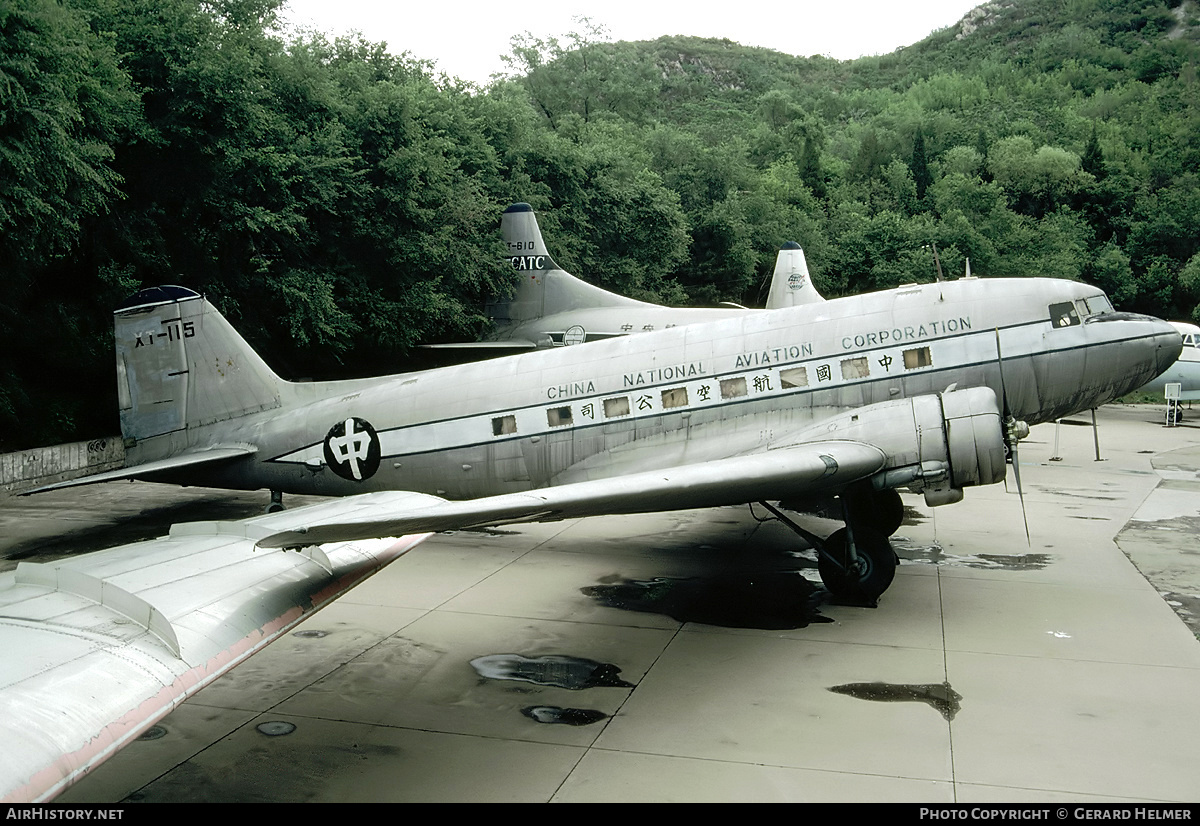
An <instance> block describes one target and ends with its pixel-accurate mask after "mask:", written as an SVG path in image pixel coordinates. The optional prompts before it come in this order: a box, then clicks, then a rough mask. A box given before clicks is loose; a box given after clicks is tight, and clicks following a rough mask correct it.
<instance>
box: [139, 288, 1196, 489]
mask: <svg viewBox="0 0 1200 826" xmlns="http://www.w3.org/2000/svg"><path fill="white" fill-rule="evenodd" d="M1179 347H1180V339H1179V336H1178V334H1177V333H1175V331H1174V330H1173V329H1171V328H1170V327H1169V326H1168V325H1166V323H1165V322H1161V321H1159V320H1157V319H1151V318H1148V317H1144V316H1134V315H1130V314H1125V313H1114V312H1112V310H1111V307H1110V306H1109V305H1108V302H1107V299H1105V298H1104V297H1103V294H1102V293H1101V292H1100V291H1099V290H1098V289H1096V288H1094V287H1089V286H1087V285H1084V284H1078V283H1074V282H1067V281H1059V280H1052V279H1037V278H1028V279H967V280H960V281H953V282H943V283H935V284H924V285H914V286H911V287H905V288H900V289H896V290H889V291H885V292H879V293H871V294H866V295H861V296H852V297H847V298H841V299H835V300H831V301H828V302H824V303H822V304H817V305H809V306H802V307H795V308H788V309H780V310H775V311H771V312H763V313H753V314H744V315H740V316H738V317H734V318H730V319H726V320H723V321H717V322H714V323H711V324H700V325H693V326H686V327H678V328H672V329H668V330H664V331H661V332H654V333H647V334H644V335H637V336H627V337H623V338H620V339H614V340H612V341H607V342H598V343H595V344H590V345H588V346H587V347H566V348H556V349H553V350H545V351H539V352H530V353H524V354H521V355H516V356H511V357H507V358H502V359H495V360H491V361H486V362H480V363H475V364H467V365H461V366H456V367H448V368H441V369H437V370H430V371H424V372H418V373H411V374H401V375H397V376H393V377H388V378H384V379H370V380H359V381H351V382H335V383H318V384H302V383H296V384H290V383H283V386H282V389H281V393H280V395H281V399H280V404H279V406H278V408H277V409H273V410H265V411H262V412H259V413H252V414H250V415H246V416H242V417H240V418H235V419H231V420H228V421H223V422H217V423H214V424H212V425H210V426H207V427H203V428H194V427H193V428H189V429H188V430H187V434H188V436H187V438H188V441H189V442H192V441H194V442H195V444H197V445H202V444H205V443H213V442H215V441H219V442H222V443H231V442H241V443H246V444H252V445H255V446H257V448H258V452H257V455H256V456H254V457H252V458H247V459H245V460H242V461H239V462H235V463H231V464H229V465H226V466H224V467H222V468H213V469H208V470H205V471H204V472H203V473H200V474H196V473H191V474H189V475H188V477H187V480H186V482H187V483H188V484H211V485H217V486H222V487H237V488H261V487H267V488H271V489H274V490H281V491H285V492H294V493H315V494H327V495H345V494H353V493H362V492H368V491H374V490H385V489H404V490H414V491H421V492H426V493H433V494H437V495H440V496H443V497H446V498H451V499H458V498H474V497H480V496H487V495H493V494H500V493H510V492H514V491H520V490H527V489H530V488H539V487H545V486H548V485H557V484H563V483H567V482H575V481H582V480H587V479H595V478H602V477H615V476H619V475H623V474H627V473H632V472H638V471H646V470H654V469H657V468H662V467H671V466H675V465H679V464H686V463H692V462H702V461H705V460H708V459H711V458H718V457H724V456H730V455H735V454H737V453H738V452H740V451H752V450H756V449H762V448H764V447H769V446H770V445H771V444H772V443H773V441H774V440H776V439H778V438H780V437H782V436H784V435H786V434H789V433H793V432H795V431H796V430H797V429H800V428H804V427H809V426H812V425H813V424H814V423H816V422H818V421H820V420H821V419H823V418H825V417H828V416H831V415H833V414H836V413H841V412H844V411H847V410H851V409H853V408H858V407H862V406H864V405H870V404H874V403H878V402H884V401H888V400H893V399H897V398H909V397H913V396H918V395H922V394H933V393H939V392H942V391H944V390H946V389H947V388H948V387H949V386H951V385H957V386H958V387H959V388H965V387H970V386H988V387H991V388H992V389H993V390H994V391H995V393H996V396H997V398H1000V397H1001V396H1002V395H1006V396H1007V401H1008V406H1009V408H1010V410H1011V412H1012V414H1013V415H1014V416H1015V417H1016V418H1018V419H1023V420H1025V421H1027V422H1028V423H1030V424H1036V423H1039V422H1044V421H1051V420H1053V419H1055V418H1058V417H1061V416H1065V415H1068V414H1071V413H1074V412H1077V411H1079V410H1082V409H1088V408H1091V407H1095V406H1097V405H1100V404H1103V403H1105V402H1107V401H1110V400H1112V399H1113V398H1116V397H1117V396H1119V395H1121V394H1123V393H1125V392H1128V391H1129V390H1130V389H1132V388H1134V387H1137V386H1140V385H1141V384H1144V383H1145V382H1146V381H1147V380H1148V379H1149V378H1150V377H1151V376H1153V375H1156V374H1157V373H1158V372H1160V371H1161V370H1163V369H1165V368H1166V366H1168V365H1169V364H1170V363H1171V362H1172V361H1174V360H1175V358H1176V356H1177V355H1178V353H1179ZM1001 357H1002V358H1003V381H1002V377H1001V368H1000V363H1001ZM160 438H161V437H160ZM176 440H177V437H176ZM152 441H153V440H152ZM149 447H150V445H147V448H149ZM149 458H153V456H152V455H147V459H149ZM161 478H163V479H164V480H170V477H169V476H163V477H161Z"/></svg>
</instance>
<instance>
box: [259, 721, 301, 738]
mask: <svg viewBox="0 0 1200 826" xmlns="http://www.w3.org/2000/svg"><path fill="white" fill-rule="evenodd" d="M254 728H255V730H256V731H257V732H258V733H259V734H265V735H266V736H267V737H283V736H284V735H287V734H291V733H292V732H293V731H295V730H296V724H295V723H289V722H287V721H286V720H270V721H268V722H266V723H259V724H258V725H257V726H255V727H254Z"/></svg>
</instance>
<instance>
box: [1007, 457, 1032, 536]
mask: <svg viewBox="0 0 1200 826" xmlns="http://www.w3.org/2000/svg"><path fill="white" fill-rule="evenodd" d="M1012 466H1013V476H1015V477H1016V479H1017V496H1018V497H1020V499H1021V519H1022V520H1023V521H1024V522H1025V544H1026V545H1028V546H1029V547H1030V548H1032V547H1033V539H1032V538H1031V537H1030V536H1029V517H1028V516H1027V515H1026V513H1025V489H1024V488H1022V487H1021V463H1020V461H1019V460H1018V458H1017V443H1016V441H1015V440H1014V441H1013V444H1012ZM1004 481H1005V484H1007V483H1008V477H1007V476H1005V479H1004Z"/></svg>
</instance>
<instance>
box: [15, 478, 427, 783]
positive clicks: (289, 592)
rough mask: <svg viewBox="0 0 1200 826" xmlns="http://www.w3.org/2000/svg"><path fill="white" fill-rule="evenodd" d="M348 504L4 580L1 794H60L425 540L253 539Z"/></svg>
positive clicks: (26, 570) (33, 569) (207, 529)
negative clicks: (286, 545)
mask: <svg viewBox="0 0 1200 826" xmlns="http://www.w3.org/2000/svg"><path fill="white" fill-rule="evenodd" d="M398 499H399V500H400V501H403V500H405V499H406V500H407V501H408V503H409V506H410V507H417V505H418V503H419V502H421V501H423V500H433V501H440V500H434V497H426V496H423V495H421V494H406V495H405V496H403V497H398ZM397 504H399V502H397ZM341 507H342V501H341V500H335V501H333V502H330V503H322V504H320V505H314V506H311V507H308V508H297V509H295V510H291V511H284V512H282V513H278V514H271V515H269V516H261V517H256V518H254V519H250V520H245V521H243V522H236V523H222V524H220V525H217V524H216V523H194V524H185V525H177V526H174V527H172V529H171V534H170V535H169V536H166V537H162V538H159V539H154V540H150V541H147V542H139V543H136V544H132V545H124V546H121V547H118V548H112V549H110V550H106V551H98V552H94V553H89V554H82V555H80V556H77V557H73V558H68V559H65V560H60V561H56V562H51V563H44V564H32V563H27V562H22V563H20V564H19V565H18V567H17V569H16V570H15V571H12V572H9V573H6V574H2V575H0V651H3V652H4V653H3V656H0V742H2V743H3V744H4V747H3V749H0V800H3V801H4V802H6V803H11V802H40V801H44V800H48V799H50V798H52V797H54V796H55V795H56V794H57V793H59V792H61V791H62V790H63V789H64V788H66V787H67V786H68V785H70V783H71V782H72V781H73V780H75V779H76V778H78V777H80V776H82V775H84V774H86V773H87V772H89V771H90V770H92V769H93V768H95V767H96V766H97V765H99V764H100V763H102V762H103V761H104V760H105V759H107V758H108V757H110V756H111V755H112V754H113V753H115V752H116V751H117V750H119V749H120V748H122V747H123V746H125V745H127V744H128V743H130V742H131V741H132V740H133V739H135V738H136V737H138V736H139V735H140V734H141V733H142V732H143V731H145V730H146V729H147V728H149V727H150V726H151V725H152V724H154V723H155V722H156V721H157V720H159V719H160V718H162V717H163V716H165V715H166V714H167V713H168V712H170V711H171V710H173V709H174V708H175V707H176V706H177V705H179V704H180V703H181V702H183V700H184V699H185V698H187V697H188V696H190V695H192V694H194V693H196V692H197V691H199V690H200V689H201V688H203V687H204V686H206V685H208V684H209V683H210V682H212V681H213V680H214V679H216V678H217V677H218V676H220V675H221V674H223V673H224V672H226V671H228V670H229V669H231V668H233V667H234V666H235V665H237V664H238V663H240V662H241V661H242V660H244V659H245V658H246V657H248V656H250V655H251V654H253V653H254V652H256V651H258V650H259V649H261V648H262V647H263V646H265V645H266V644H267V643H269V642H270V641H271V640H273V639H275V638H276V637H278V636H280V635H281V634H284V633H286V632H287V631H288V630H289V629H290V628H292V627H293V626H294V625H296V623H298V622H300V621H301V620H302V619H303V618H304V617H305V616H306V615H308V614H310V613H312V612H313V611H316V610H318V609H319V608H321V607H323V606H324V605H326V604H328V603H329V602H331V601H332V600H333V599H335V598H336V597H337V596H339V595H340V594H342V593H343V592H345V591H346V590H348V589H349V588H351V587H353V586H354V585H356V584H358V583H359V582H361V581H362V580H363V579H365V578H366V577H368V576H370V575H371V574H372V573H374V572H375V571H377V570H379V569H380V568H381V567H383V566H384V565H386V564H388V563H389V562H391V561H392V560H394V559H396V558H397V557H399V556H400V555H401V554H403V553H404V552H406V551H407V550H409V549H410V548H412V547H413V546H415V545H416V544H418V543H419V542H420V541H422V540H423V539H425V538H426V536H427V535H428V534H420V535H416V536H407V537H404V538H401V539H375V540H370V541H360V542H344V543H336V544H331V545H324V546H322V547H320V548H306V549H305V550H304V551H303V552H302V553H290V552H283V551H278V552H264V551H263V550H261V549H258V548H256V547H255V544H254V540H255V538H257V537H261V536H263V535H266V534H270V533H275V532H278V531H279V530H282V529H287V528H289V527H293V526H295V525H298V524H307V522H308V520H313V519H316V520H320V519H327V518H335V514H336V513H338V512H339V510H340V509H341ZM351 512H352V513H353V512H356V511H355V510H354V509H353V508H351Z"/></svg>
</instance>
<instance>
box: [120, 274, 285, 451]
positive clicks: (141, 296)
mask: <svg viewBox="0 0 1200 826" xmlns="http://www.w3.org/2000/svg"><path fill="white" fill-rule="evenodd" d="M113 331H114V334H115V337H116V349H117V394H118V397H119V399H120V406H121V434H122V436H124V438H125V444H126V446H127V447H133V446H134V445H136V444H137V443H138V442H141V441H144V440H147V439H150V438H152V437H156V436H163V435H166V434H178V436H175V437H172V439H171V440H170V441H171V442H172V443H174V444H175V445H176V449H177V447H178V446H182V445H184V444H187V442H188V440H187V438H186V435H187V431H188V430H190V429H192V428H198V427H203V426H204V425H209V424H213V423H216V422H220V421H225V420H227V419H234V418H237V417H239V416H244V415H247V414H249V413H256V412H258V411H260V410H270V409H272V408H276V407H279V405H280V397H279V393H280V384H281V381H280V379H279V378H278V377H277V376H276V375H275V374H274V373H273V372H272V371H271V368H269V367H268V366H267V364H266V362H264V361H263V360H262V359H261V358H259V356H258V354H257V353H255V352H254V350H253V349H251V347H250V345H249V344H247V343H246V341H245V340H244V339H243V338H242V337H241V336H240V335H238V333H237V331H236V330H234V329H233V327H232V326H231V325H230V324H229V322H228V321H226V320H225V318H224V316H222V315H221V314H220V313H219V312H218V311H217V308H216V307H214V306H213V305H212V304H209V303H208V301H207V300H206V299H205V298H204V297H203V296H201V295H200V294H199V293H196V292H194V291H192V290H189V289H187V288H186V287H175V286H163V287H151V288H149V289H145V290H142V291H141V292H139V293H136V294H135V295H133V296H131V297H130V298H128V299H127V300H126V301H125V302H123V303H122V304H121V305H120V306H119V307H117V308H116V310H114V311H113ZM179 437H183V438H179ZM147 458H149V457H147Z"/></svg>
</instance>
